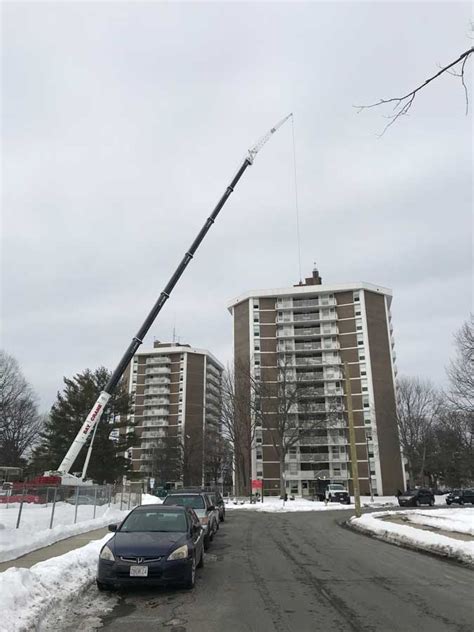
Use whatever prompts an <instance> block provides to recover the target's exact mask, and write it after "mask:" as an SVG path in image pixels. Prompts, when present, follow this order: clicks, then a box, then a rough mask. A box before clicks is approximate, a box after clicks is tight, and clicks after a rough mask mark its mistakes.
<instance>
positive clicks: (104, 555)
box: [96, 505, 204, 590]
mask: <svg viewBox="0 0 474 632" xmlns="http://www.w3.org/2000/svg"><path fill="white" fill-rule="evenodd" d="M109 531H113V532H115V535H114V536H113V537H112V538H111V539H110V540H109V541H108V542H107V543H106V544H105V545H104V546H103V547H102V549H101V551H100V554H99V563H98V568H97V580H96V581H97V588H98V589H99V590H107V589H110V588H114V587H115V586H119V585H130V584H141V585H142V586H143V585H155V584H157V585H170V584H182V585H184V586H185V587H186V588H193V587H194V583H195V578H196V568H201V567H202V566H204V530H203V528H202V526H201V523H200V521H199V518H198V517H197V515H196V513H195V512H194V511H193V510H192V509H190V508H189V507H178V506H176V505H173V506H171V507H164V506H163V505H141V506H140V507H136V508H135V509H133V510H132V511H131V512H130V513H129V514H128V516H127V517H126V518H125V520H124V521H123V522H122V523H121V524H119V525H117V524H111V525H109Z"/></svg>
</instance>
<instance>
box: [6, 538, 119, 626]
mask: <svg viewBox="0 0 474 632" xmlns="http://www.w3.org/2000/svg"><path fill="white" fill-rule="evenodd" d="M110 537H112V534H111V533H110V534H107V535H106V536H105V537H104V538H102V539H101V540H95V541H94V542H90V543H89V544H87V545H86V546H83V547H81V548H79V549H75V550H74V551H70V552H69V553H66V554H65V555H61V556H59V557H54V558H52V559H50V560H47V561H45V562H40V563H39V564H35V566H32V567H31V568H28V569H26V568H9V569H8V570H6V571H5V572H3V573H0V613H1V617H0V632H20V631H22V630H28V629H35V628H36V625H37V623H38V621H39V620H40V619H41V617H42V616H44V615H45V613H46V612H47V611H48V610H49V609H50V608H51V606H52V605H53V604H54V607H55V608H57V607H58V605H59V604H60V602H61V600H62V599H68V598H70V597H71V593H72V592H75V593H78V592H79V591H80V590H81V589H83V588H85V587H86V586H87V585H89V584H90V583H91V582H92V581H93V580H94V577H95V572H96V566H97V559H98V555H99V551H100V549H101V547H102V546H103V544H104V543H105V542H106V541H107V540H108V539H109V538H110Z"/></svg>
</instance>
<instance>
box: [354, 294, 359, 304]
mask: <svg viewBox="0 0 474 632" xmlns="http://www.w3.org/2000/svg"><path fill="white" fill-rule="evenodd" d="M359 301H360V297H359V292H354V303H358V302H359Z"/></svg>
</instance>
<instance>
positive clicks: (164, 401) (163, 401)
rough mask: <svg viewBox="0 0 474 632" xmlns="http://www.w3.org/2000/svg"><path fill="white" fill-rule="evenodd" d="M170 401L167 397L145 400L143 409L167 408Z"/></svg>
mask: <svg viewBox="0 0 474 632" xmlns="http://www.w3.org/2000/svg"><path fill="white" fill-rule="evenodd" d="M169 405H170V399H169V397H155V398H154V399H147V400H146V402H145V407H147V406H169Z"/></svg>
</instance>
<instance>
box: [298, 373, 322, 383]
mask: <svg viewBox="0 0 474 632" xmlns="http://www.w3.org/2000/svg"><path fill="white" fill-rule="evenodd" d="M297 380H298V382H318V381H319V382H322V381H323V373H322V372H321V373H315V372H309V373H306V372H305V373H298V377H297Z"/></svg>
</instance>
